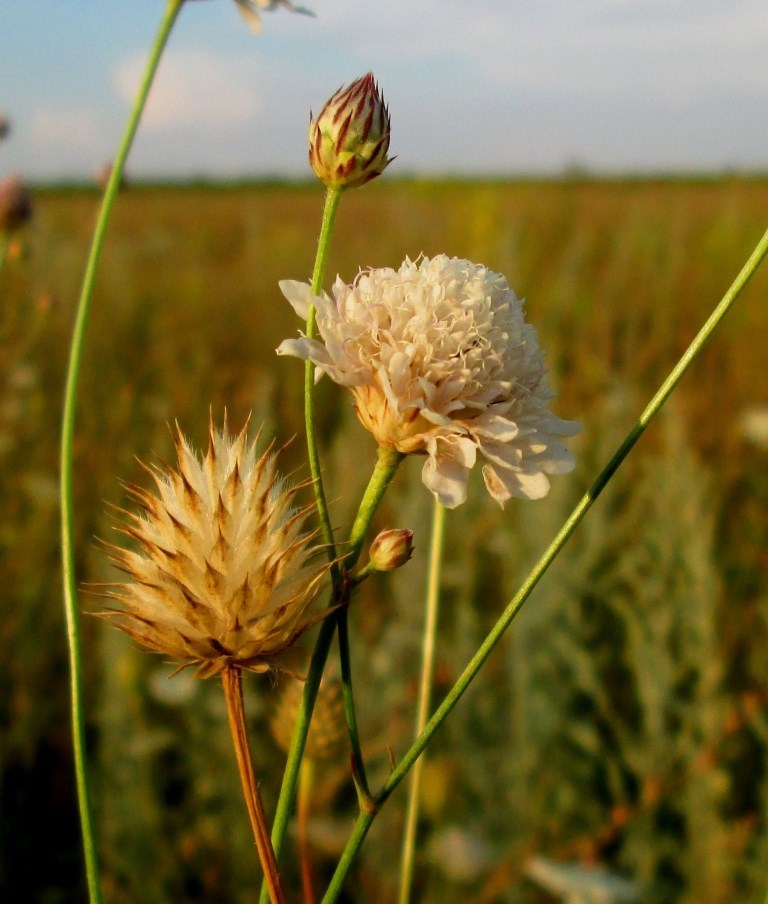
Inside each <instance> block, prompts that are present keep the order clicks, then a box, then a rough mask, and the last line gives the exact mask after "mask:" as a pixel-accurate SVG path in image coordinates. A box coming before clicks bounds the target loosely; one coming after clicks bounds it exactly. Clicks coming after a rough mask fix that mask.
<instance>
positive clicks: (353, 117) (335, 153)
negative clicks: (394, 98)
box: [309, 72, 391, 188]
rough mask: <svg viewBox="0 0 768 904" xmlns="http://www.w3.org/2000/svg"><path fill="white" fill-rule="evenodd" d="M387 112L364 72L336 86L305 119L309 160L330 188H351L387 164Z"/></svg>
mask: <svg viewBox="0 0 768 904" xmlns="http://www.w3.org/2000/svg"><path fill="white" fill-rule="evenodd" d="M389 131H390V124H389V113H388V111H387V108H386V106H385V105H384V99H383V98H382V96H381V95H380V94H379V89H378V87H377V86H376V82H375V81H374V80H373V75H372V74H371V73H370V72H369V73H368V74H367V75H364V76H363V77H362V78H359V79H357V81H355V82H352V84H351V85H349V87H347V88H339V90H338V91H337V92H336V93H335V94H334V95H333V97H332V98H331V99H330V100H329V101H328V103H327V104H326V105H325V106H324V107H323V109H322V110H321V111H320V115H319V116H318V117H317V120H315V119H313V118H312V117H310V121H309V162H310V164H311V165H312V169H313V170H314V171H315V175H316V176H317V178H318V179H319V180H320V181H321V182H322V183H323V184H324V185H327V186H328V187H329V188H355V187H357V186H358V185H365V183H366V182H370V180H371V179H375V178H376V176H380V175H381V174H382V173H383V172H384V170H385V169H386V167H387V166H388V164H389V163H390V162H391V161H390V158H388V157H387V151H388V150H389Z"/></svg>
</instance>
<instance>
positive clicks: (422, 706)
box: [398, 500, 445, 904]
mask: <svg viewBox="0 0 768 904" xmlns="http://www.w3.org/2000/svg"><path fill="white" fill-rule="evenodd" d="M444 538H445V508H444V507H443V506H442V505H440V503H439V502H438V501H437V500H435V502H434V505H433V508H432V530H431V539H430V547H429V572H428V575H427V592H426V600H425V607H424V609H425V619H424V634H423V637H422V647H421V677H420V680H419V700H418V706H417V709H416V729H415V731H414V736H415V737H418V736H419V735H420V734H421V733H422V731H424V726H425V725H426V724H427V718H428V716H429V709H430V706H431V704H432V685H433V681H434V673H435V648H436V647H435V641H436V639H437V619H438V614H439V611H440V576H441V571H442V561H443V540H444ZM423 765H424V760H423V759H419V760H417V761H416V764H415V765H414V767H413V771H412V772H411V777H410V783H409V787H408V804H407V806H406V811H405V831H404V832H403V852H402V858H401V861H400V895H399V897H398V902H399V904H409V901H410V900H411V887H412V885H413V869H414V865H415V863H416V834H417V833H416V829H417V826H418V821H419V795H420V792H421V772H422V767H423Z"/></svg>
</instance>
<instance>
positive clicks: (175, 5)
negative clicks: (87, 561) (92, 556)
mask: <svg viewBox="0 0 768 904" xmlns="http://www.w3.org/2000/svg"><path fill="white" fill-rule="evenodd" d="M182 3H183V0H168V3H167V5H166V8H165V11H164V13H163V18H162V20H161V22H160V26H159V28H158V31H157V34H156V36H155V39H154V42H153V44H152V48H151V50H150V54H149V59H148V61H147V68H146V71H145V73H144V78H143V81H142V84H141V86H140V88H139V93H138V95H137V96H136V100H135V101H134V106H133V109H132V111H131V114H130V117H129V119H128V123H127V125H126V128H125V133H124V135H123V139H122V142H121V144H120V148H119V150H118V153H117V156H116V158H115V161H114V166H113V168H112V173H111V175H110V178H109V182H108V184H107V187H106V190H105V192H104V198H103V200H102V203H101V209H100V211H99V215H98V218H97V221H96V227H95V230H94V234H93V240H92V243H91V249H90V253H89V256H88V261H87V264H86V268H85V275H84V277H83V285H82V289H81V292H80V300H79V302H78V307H77V314H76V316H75V325H74V330H73V334H72V344H71V347H70V353H69V363H68V368H67V377H66V385H65V389H64V408H63V413H62V426H61V449H60V469H61V477H60V480H61V489H60V498H61V555H62V576H63V584H64V611H65V618H66V625H67V642H68V647H69V668H70V695H71V710H72V747H73V754H74V760H75V776H76V782H77V798H78V806H79V809H80V826H81V832H82V837H83V849H84V855H85V869H86V876H87V880H88V894H89V898H90V901H91V904H99V902H101V900H102V898H101V889H100V885H99V869H98V859H97V854H96V842H95V833H94V826H93V820H92V817H91V808H90V799H89V798H90V794H89V787H88V773H87V762H86V752H85V718H84V714H83V691H82V683H83V679H82V652H81V640H80V626H79V614H78V609H77V579H76V576H75V561H74V513H73V509H74V502H73V474H72V471H73V467H72V463H73V439H74V427H75V415H76V409H77V388H78V381H79V376H80V363H81V360H82V354H83V339H84V336H85V328H86V324H87V322H88V313H89V309H90V303H91V298H92V296H93V288H94V284H95V280H96V271H97V269H98V264H99V260H100V258H101V251H102V248H103V245H104V236H105V235H106V231H107V225H108V223H109V218H110V214H111V212H112V207H113V205H114V201H115V197H116V195H117V191H118V188H119V186H120V181H121V179H122V176H123V171H124V169H125V161H126V160H127V158H128V153H129V151H130V149H131V144H132V143H133V138H134V136H135V134H136V130H137V128H138V125H139V122H140V120H141V115H142V112H143V111H144V106H145V104H146V101H147V97H148V95H149V89H150V87H151V85H152V82H153V80H154V76H155V73H156V71H157V67H158V64H159V62H160V58H161V56H162V53H163V50H164V48H165V45H166V43H167V41H168V37H169V36H170V33H171V29H172V28H173V25H174V22H175V21H176V17H177V16H178V14H179V11H180V10H181V6H182Z"/></svg>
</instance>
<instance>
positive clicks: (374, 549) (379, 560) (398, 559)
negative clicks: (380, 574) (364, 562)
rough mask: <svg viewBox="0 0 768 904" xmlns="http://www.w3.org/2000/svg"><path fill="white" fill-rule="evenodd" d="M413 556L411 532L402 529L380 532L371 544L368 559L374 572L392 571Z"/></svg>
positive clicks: (389, 529)
mask: <svg viewBox="0 0 768 904" xmlns="http://www.w3.org/2000/svg"><path fill="white" fill-rule="evenodd" d="M412 555H413V531H412V530H406V529H405V528H402V527H396V528H388V529H387V530H383V531H380V532H379V534H378V535H377V536H376V539H375V540H374V541H373V543H371V548H370V550H369V551H368V557H369V558H370V560H371V568H372V569H373V570H374V571H394V570H395V568H400V566H401V565H405V563H406V562H407V561H408V560H409V559H410V558H411V556H412Z"/></svg>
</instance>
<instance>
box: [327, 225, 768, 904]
mask: <svg viewBox="0 0 768 904" xmlns="http://www.w3.org/2000/svg"><path fill="white" fill-rule="evenodd" d="M766 255H768V230H766V231H765V233H764V234H763V236H762V237H761V238H760V240H759V241H758V243H757V245H756V246H755V249H754V250H753V252H752V253H751V254H750V256H749V258H748V259H747V261H746V263H745V264H744V266H743V267H742V269H741V271H740V272H739V274H738V276H737V277H736V279H735V280H734V281H733V283H732V284H731V286H730V288H729V289H728V291H727V292H726V293H725V295H724V296H723V298H722V299H721V301H720V302H719V304H718V305H717V306H716V307H715V309H714V311H713V312H712V314H711V315H710V316H709V318H708V319H707V321H706V322H705V323H704V325H703V326H702V328H701V329H700V330H699V332H698V333H697V334H696V336H695V338H694V339H693V341H692V342H691V344H690V345H689V346H688V348H687V349H686V351H685V352H684V353H683V355H682V356H681V358H680V360H679V361H678V362H677V364H676V365H675V366H674V367H673V369H672V370H671V371H670V373H669V375H668V376H667V378H666V379H665V380H664V381H663V383H662V384H661V386H660V387H659V389H658V390H657V391H656V393H655V394H654V396H653V397H652V398H651V400H650V402H649V403H648V404H647V406H646V407H645V409H644V410H643V412H642V413H641V415H640V417H639V418H638V419H637V421H636V422H635V424H634V425H633V426H632V428H631V429H630V431H629V433H628V434H627V436H626V437H625V438H624V440H623V441H622V442H621V443H620V444H619V446H618V448H617V449H616V451H615V452H614V453H613V455H612V456H611V458H610V459H609V461H608V462H607V464H606V465H605V467H604V468H603V469H602V471H601V472H600V473H599V474H598V476H597V477H596V478H595V480H594V482H593V483H592V485H591V486H590V487H589V489H588V490H587V492H586V493H585V494H584V495H583V496H582V498H581V499H580V500H579V502H578V503H577V505H576V507H575V508H574V509H573V511H572V512H571V514H570V515H569V516H568V518H567V519H566V521H565V523H564V524H563V526H562V527H561V528H560V530H559V531H558V532H557V534H556V536H555V537H554V539H553V540H552V542H551V543H550V545H549V547H548V548H547V549H546V550H545V552H544V553H543V555H542V556H541V558H540V559H539V560H538V562H537V563H536V564H535V565H534V566H533V568H532V570H531V572H530V573H529V575H528V577H527V578H526V579H525V581H524V582H523V584H522V586H521V587H520V589H519V590H518V592H517V593H516V594H515V596H514V597H513V598H512V599H511V600H510V602H509V604H508V605H507V607H506V609H505V610H504V612H503V613H502V615H501V617H500V618H499V620H498V621H497V622H496V624H495V625H494V626H493V628H492V629H491V631H490V632H489V633H488V635H487V636H486V638H485V640H484V641H483V643H482V644H481V646H480V647H479V649H478V650H477V652H476V653H475V655H474V656H473V657H472V659H471V660H470V661H469V663H468V664H467V666H466V667H465V669H464V671H463V672H462V673H461V675H460V676H459V678H458V679H457V680H456V682H455V684H454V685H453V687H452V688H451V690H450V691H449V692H448V693H447V694H446V696H445V698H444V699H443V701H442V702H441V703H440V705H439V706H438V707H437V709H436V710H435V712H434V713H433V715H432V717H431V718H430V719H429V721H428V722H427V724H426V726H425V727H424V730H423V731H422V732H421V733H420V734H419V736H418V737H417V738H416V740H415V741H414V742H413V744H412V745H411V746H410V747H409V748H408V750H407V751H406V753H405V754H404V755H403V757H402V759H401V760H400V762H399V763H398V764H397V766H396V767H395V769H393V771H392V773H391V775H390V776H389V778H388V780H387V781H386V782H385V784H384V786H383V787H382V789H381V791H380V792H379V793H378V794H377V795H376V796H375V806H374V807H371V809H370V810H369V811H363V812H361V813H360V814H359V816H358V818H357V820H356V822H355V825H354V827H353V829H352V832H351V834H350V837H349V839H348V841H347V845H346V847H345V848H344V851H343V853H342V855H341V858H340V859H339V862H338V864H337V867H336V872H335V873H334V875H333V877H332V878H331V882H330V884H329V886H328V889H327V891H326V893H325V895H324V897H323V899H322V904H333V902H335V901H338V899H339V896H340V895H341V892H342V890H343V887H344V882H345V880H346V877H347V875H348V874H349V871H350V869H351V867H352V864H353V863H354V860H355V858H356V856H357V853H358V851H359V850H360V848H361V847H362V844H363V842H364V841H365V837H366V835H367V834H368V831H369V829H370V827H371V824H372V823H373V820H374V819H375V818H376V815H377V813H378V811H379V810H380V809H381V807H382V805H383V804H384V803H385V802H386V800H387V798H388V797H389V796H390V795H391V794H392V792H393V791H394V790H395V788H397V787H398V785H399V784H400V783H401V782H402V781H403V779H404V778H405V777H406V775H407V774H408V772H409V771H410V770H411V768H412V767H413V766H414V764H415V763H416V762H417V760H418V758H419V757H420V756H421V754H422V753H423V751H424V749H425V748H426V746H427V745H428V744H429V742H430V741H431V739H432V737H433V735H434V734H435V732H436V731H437V730H438V728H439V727H440V726H441V725H442V723H443V722H444V721H445V719H446V718H447V717H448V715H449V714H450V712H451V711H452V710H453V708H454V707H455V706H456V704H457V703H458V702H459V700H460V699H461V697H462V695H463V694H464V692H465V691H466V690H467V688H468V687H469V685H470V684H471V682H472V681H473V680H474V678H475V677H476V675H477V673H478V672H479V671H480V669H481V668H482V666H483V665H484V664H485V662H486V660H487V659H488V657H489V656H490V655H491V653H492V652H493V650H494V648H495V647H496V645H497V644H498V642H499V641H500V640H501V638H502V636H503V635H504V632H505V631H506V630H507V628H508V627H509V626H510V624H511V623H512V621H513V620H514V618H515V616H516V615H517V613H518V612H519V611H520V609H521V607H522V606H523V603H525V601H526V600H527V599H528V597H529V596H530V595H531V593H532V592H533V590H534V588H535V587H536V585H537V584H538V583H539V581H540V580H541V578H542V577H543V576H544V574H545V573H546V571H547V569H548V568H549V566H550V565H551V564H552V562H553V561H554V560H555V559H556V558H557V556H558V554H559V553H560V551H561V550H562V548H563V547H564V546H565V544H566V542H567V541H568V539H569V538H570V536H571V534H573V532H574V531H575V530H576V528H577V527H578V525H579V523H580V522H581V520H582V519H583V518H584V516H585V515H586V514H587V512H588V511H589V509H590V508H591V507H592V505H593V504H594V503H595V502H596V500H597V499H598V497H599V496H600V494H601V493H602V492H603V490H604V489H605V487H606V486H607V484H608V482H609V481H610V480H611V478H612V477H613V475H614V474H615V473H616V471H617V470H618V469H619V467H620V466H621V464H622V462H623V461H624V459H625V458H626V457H627V455H628V454H629V453H630V452H631V450H632V449H633V448H634V446H635V444H636V443H637V441H638V440H639V439H640V437H641V436H642V435H643V433H644V432H645V430H646V428H647V427H648V425H649V423H650V422H651V421H652V420H653V418H654V417H655V416H656V415H657V414H658V413H659V411H660V410H661V408H662V407H663V406H664V403H665V402H666V401H667V399H668V398H669V396H670V395H671V394H672V392H673V390H674V389H675V388H676V387H677V385H678V384H679V382H680V381H681V379H682V378H683V376H684V375H685V373H686V371H687V370H688V368H689V367H690V366H691V364H692V363H693V361H694V360H695V359H696V357H697V356H698V355H699V353H700V352H701V350H702V349H703V347H704V345H705V344H706V343H707V341H708V340H709V339H710V337H711V336H712V334H713V333H714V331H715V329H716V328H717V327H718V325H719V324H720V322H721V321H722V319H723V317H725V315H726V314H727V313H728V311H729V310H730V309H731V307H732V306H733V304H734V303H735V301H736V299H737V298H738V297H739V295H740V294H741V292H742V291H743V289H744V288H745V286H746V285H747V283H748V282H749V281H750V279H751V278H752V277H753V276H754V274H755V272H756V271H757V269H758V267H759V266H760V263H761V262H762V261H763V259H764V258H765V257H766Z"/></svg>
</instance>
